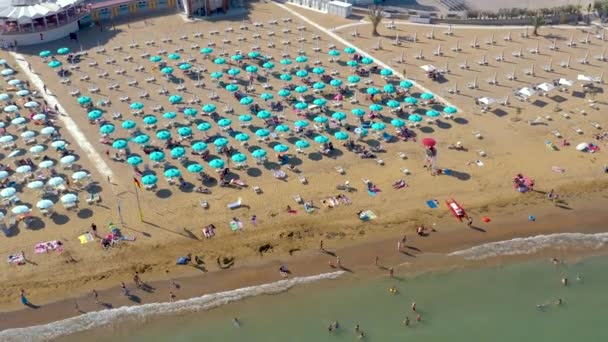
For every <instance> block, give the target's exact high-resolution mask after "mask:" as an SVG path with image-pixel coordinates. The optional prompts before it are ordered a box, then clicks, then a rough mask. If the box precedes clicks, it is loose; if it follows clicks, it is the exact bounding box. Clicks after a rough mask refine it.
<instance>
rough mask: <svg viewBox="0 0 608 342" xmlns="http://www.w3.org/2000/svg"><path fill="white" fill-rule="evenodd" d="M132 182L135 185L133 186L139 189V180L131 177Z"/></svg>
mask: <svg viewBox="0 0 608 342" xmlns="http://www.w3.org/2000/svg"><path fill="white" fill-rule="evenodd" d="M133 182H134V183H135V186H136V187H138V188H140V189H141V183H140V182H139V179H137V178H136V177H133Z"/></svg>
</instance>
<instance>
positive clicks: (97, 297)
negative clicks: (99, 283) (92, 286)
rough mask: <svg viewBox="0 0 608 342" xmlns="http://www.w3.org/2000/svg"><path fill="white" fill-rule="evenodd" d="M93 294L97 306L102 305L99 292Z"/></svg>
mask: <svg viewBox="0 0 608 342" xmlns="http://www.w3.org/2000/svg"><path fill="white" fill-rule="evenodd" d="M92 294H93V298H95V304H101V303H100V302H99V294H98V293H97V291H95V290H93V292H92Z"/></svg>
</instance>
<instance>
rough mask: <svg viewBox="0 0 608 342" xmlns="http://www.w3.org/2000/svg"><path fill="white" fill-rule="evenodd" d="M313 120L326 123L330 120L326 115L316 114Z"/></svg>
mask: <svg viewBox="0 0 608 342" xmlns="http://www.w3.org/2000/svg"><path fill="white" fill-rule="evenodd" d="M313 121H314V122H316V123H320V124H324V123H327V122H328V121H329V119H328V118H326V117H325V116H315V118H314V119H313Z"/></svg>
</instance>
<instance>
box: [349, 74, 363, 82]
mask: <svg viewBox="0 0 608 342" xmlns="http://www.w3.org/2000/svg"><path fill="white" fill-rule="evenodd" d="M346 80H347V81H348V83H358V82H359V81H361V77H359V76H357V75H350V76H348V78H347V79H346Z"/></svg>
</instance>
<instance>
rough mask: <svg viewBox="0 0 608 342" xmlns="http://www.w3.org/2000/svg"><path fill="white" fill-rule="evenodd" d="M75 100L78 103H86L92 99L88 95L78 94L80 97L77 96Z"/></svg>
mask: <svg viewBox="0 0 608 342" xmlns="http://www.w3.org/2000/svg"><path fill="white" fill-rule="evenodd" d="M76 101H77V102H78V104H80V105H86V104H89V103H91V101H92V100H91V98H90V97H88V96H80V97H79V98H78V99H77V100H76Z"/></svg>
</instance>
